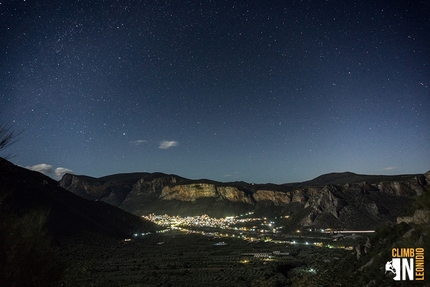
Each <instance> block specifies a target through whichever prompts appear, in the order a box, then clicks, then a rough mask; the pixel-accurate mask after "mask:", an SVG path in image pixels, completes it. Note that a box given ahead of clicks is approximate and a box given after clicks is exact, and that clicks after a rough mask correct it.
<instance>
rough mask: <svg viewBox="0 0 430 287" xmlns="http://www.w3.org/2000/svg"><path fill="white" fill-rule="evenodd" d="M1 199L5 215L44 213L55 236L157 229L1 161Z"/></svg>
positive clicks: (113, 234) (112, 207) (45, 178)
mask: <svg viewBox="0 0 430 287" xmlns="http://www.w3.org/2000/svg"><path fill="white" fill-rule="evenodd" d="M0 198H1V199H2V202H1V203H2V204H1V206H2V209H3V210H4V211H5V212H8V213H12V214H18V215H20V214H25V213H28V212H29V211H32V210H38V211H41V212H44V213H45V214H46V221H47V225H48V228H49V230H50V232H52V234H54V235H75V234H76V233H80V232H93V233H98V234H102V235H109V236H114V237H121V238H124V237H127V236H130V234H132V233H134V232H136V231H142V232H143V231H153V230H155V228H156V227H155V225H153V224H152V223H150V222H147V221H144V220H143V219H141V218H139V217H137V216H135V215H132V214H129V213H127V212H125V211H123V210H121V209H119V208H116V207H114V206H111V205H109V204H106V203H104V202H98V201H91V200H86V199H83V198H81V197H79V196H77V195H75V194H72V193H71V192H69V191H67V190H65V189H63V188H61V187H60V186H59V185H58V183H57V182H56V181H54V180H52V179H50V178H49V177H47V176H44V175H43V174H41V173H38V172H34V171H30V170H27V169H24V168H21V167H18V166H15V165H13V164H12V163H10V162H8V161H7V160H5V159H3V158H0Z"/></svg>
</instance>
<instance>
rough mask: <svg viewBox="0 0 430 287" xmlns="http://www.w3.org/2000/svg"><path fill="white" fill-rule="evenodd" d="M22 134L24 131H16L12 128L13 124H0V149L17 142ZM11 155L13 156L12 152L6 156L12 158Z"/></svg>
mask: <svg viewBox="0 0 430 287" xmlns="http://www.w3.org/2000/svg"><path fill="white" fill-rule="evenodd" d="M21 134H22V131H21V132H19V133H16V132H15V131H14V130H12V126H6V125H4V124H0V151H1V150H4V149H6V148H8V147H9V146H11V145H13V144H14V143H16V142H17V141H18V140H19V139H20V137H19V136H20V135H21ZM10 157H12V155H11V154H9V155H7V156H5V158H10Z"/></svg>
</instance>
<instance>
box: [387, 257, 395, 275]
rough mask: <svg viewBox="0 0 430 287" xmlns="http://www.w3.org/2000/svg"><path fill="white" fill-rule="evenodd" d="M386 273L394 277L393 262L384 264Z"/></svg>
mask: <svg viewBox="0 0 430 287" xmlns="http://www.w3.org/2000/svg"><path fill="white" fill-rule="evenodd" d="M387 272H391V273H393V274H394V276H396V269H395V268H394V266H393V260H391V261H388V262H387V263H385V273H387Z"/></svg>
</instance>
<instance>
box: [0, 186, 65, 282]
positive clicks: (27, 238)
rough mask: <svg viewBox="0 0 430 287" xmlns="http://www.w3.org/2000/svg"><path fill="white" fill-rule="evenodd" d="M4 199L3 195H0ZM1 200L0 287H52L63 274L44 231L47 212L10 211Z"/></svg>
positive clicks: (62, 265)
mask: <svg viewBox="0 0 430 287" xmlns="http://www.w3.org/2000/svg"><path fill="white" fill-rule="evenodd" d="M3 195H4V194H3ZM10 207H11V206H10V204H9V203H8V198H7V196H3V198H2V199H0V246H1V249H0V286H17V287H18V286H54V285H55V284H57V283H58V282H59V281H60V279H61V277H62V273H63V270H64V264H62V263H61V262H59V260H58V257H57V256H56V251H55V249H54V248H53V245H52V242H51V239H50V237H49V236H48V235H47V233H46V230H45V225H46V219H47V215H48V214H47V212H46V211H43V210H32V211H29V212H25V213H18V212H14V211H12V210H13V208H10Z"/></svg>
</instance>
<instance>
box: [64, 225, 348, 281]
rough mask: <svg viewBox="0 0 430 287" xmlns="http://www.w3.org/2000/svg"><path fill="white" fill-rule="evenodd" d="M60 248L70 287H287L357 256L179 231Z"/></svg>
mask: <svg viewBox="0 0 430 287" xmlns="http://www.w3.org/2000/svg"><path fill="white" fill-rule="evenodd" d="M220 242H222V243H220ZM217 243H218V244H217ZM224 243H225V244H224ZM59 246H60V247H59V252H60V257H61V259H62V260H63V261H65V262H66V264H67V266H68V268H67V269H66V272H65V276H64V284H65V286H287V285H291V284H292V283H294V282H293V281H294V279H293V281H292V280H291V278H293V277H294V276H296V275H298V274H300V273H312V272H316V271H315V270H314V269H313V268H312V266H314V265H315V264H317V263H318V262H323V261H330V260H337V259H338V258H340V257H343V256H344V255H345V254H347V253H348V254H349V253H351V252H352V251H346V250H342V249H328V248H321V247H316V246H291V245H286V244H275V243H271V242H258V243H250V242H247V241H244V240H240V239H234V238H222V239H220V238H213V237H205V236H201V235H197V234H184V233H181V232H178V231H170V232H168V233H163V234H149V235H146V236H142V237H140V238H138V239H136V240H131V241H126V240H120V239H111V238H102V237H95V236H93V235H90V234H88V235H86V236H85V237H76V238H63V239H62V240H61V241H60V242H59Z"/></svg>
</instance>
